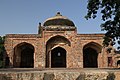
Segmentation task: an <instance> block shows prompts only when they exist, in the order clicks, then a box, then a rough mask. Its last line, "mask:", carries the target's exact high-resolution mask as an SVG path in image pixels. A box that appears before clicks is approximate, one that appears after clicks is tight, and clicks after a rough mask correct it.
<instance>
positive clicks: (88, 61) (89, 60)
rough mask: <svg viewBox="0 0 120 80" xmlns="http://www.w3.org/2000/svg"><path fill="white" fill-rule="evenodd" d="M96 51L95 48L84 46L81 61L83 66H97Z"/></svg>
mask: <svg viewBox="0 0 120 80" xmlns="http://www.w3.org/2000/svg"><path fill="white" fill-rule="evenodd" d="M97 57H98V53H97V52H96V50H94V49H92V48H86V49H84V51H83V62H84V64H83V65H84V68H97V67H98V61H97Z"/></svg>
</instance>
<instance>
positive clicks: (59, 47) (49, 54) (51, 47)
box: [46, 35, 71, 68]
mask: <svg viewBox="0 0 120 80" xmlns="http://www.w3.org/2000/svg"><path fill="white" fill-rule="evenodd" d="M63 46H71V42H70V41H69V39H67V38H66V37H64V36H60V35H56V36H53V37H51V38H50V39H49V40H48V41H47V42H46V68H48V67H49V68H52V67H54V68H55V67H56V68H57V67H66V48H63ZM58 52H60V53H59V54H61V56H60V57H57V53H58ZM62 53H64V54H62ZM53 56H54V57H55V58H54V57H53ZM58 59H60V60H64V63H63V62H60V64H64V65H61V66H60V65H58V66H57V65H56V64H58V63H59V61H58Z"/></svg>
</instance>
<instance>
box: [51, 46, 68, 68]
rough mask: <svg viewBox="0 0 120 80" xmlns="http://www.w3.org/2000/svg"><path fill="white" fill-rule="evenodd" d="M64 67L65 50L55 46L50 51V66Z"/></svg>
mask: <svg viewBox="0 0 120 80" xmlns="http://www.w3.org/2000/svg"><path fill="white" fill-rule="evenodd" d="M61 67H66V50H65V49H63V48H61V47H56V48H54V49H53V50H52V51H51V68H61Z"/></svg>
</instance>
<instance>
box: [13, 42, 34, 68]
mask: <svg viewBox="0 0 120 80" xmlns="http://www.w3.org/2000/svg"><path fill="white" fill-rule="evenodd" d="M13 66H14V67H19V68H33V67H34V46H33V45H31V44H29V43H26V42H23V43H20V44H18V45H17V46H16V47H15V48H14V61H13Z"/></svg>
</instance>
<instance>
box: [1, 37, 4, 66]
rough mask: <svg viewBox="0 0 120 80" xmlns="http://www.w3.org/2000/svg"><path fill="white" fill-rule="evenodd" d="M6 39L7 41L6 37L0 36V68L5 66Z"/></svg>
mask: <svg viewBox="0 0 120 80" xmlns="http://www.w3.org/2000/svg"><path fill="white" fill-rule="evenodd" d="M4 41H5V37H1V36H0V68H1V67H3V54H4V51H5V48H4Z"/></svg>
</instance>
